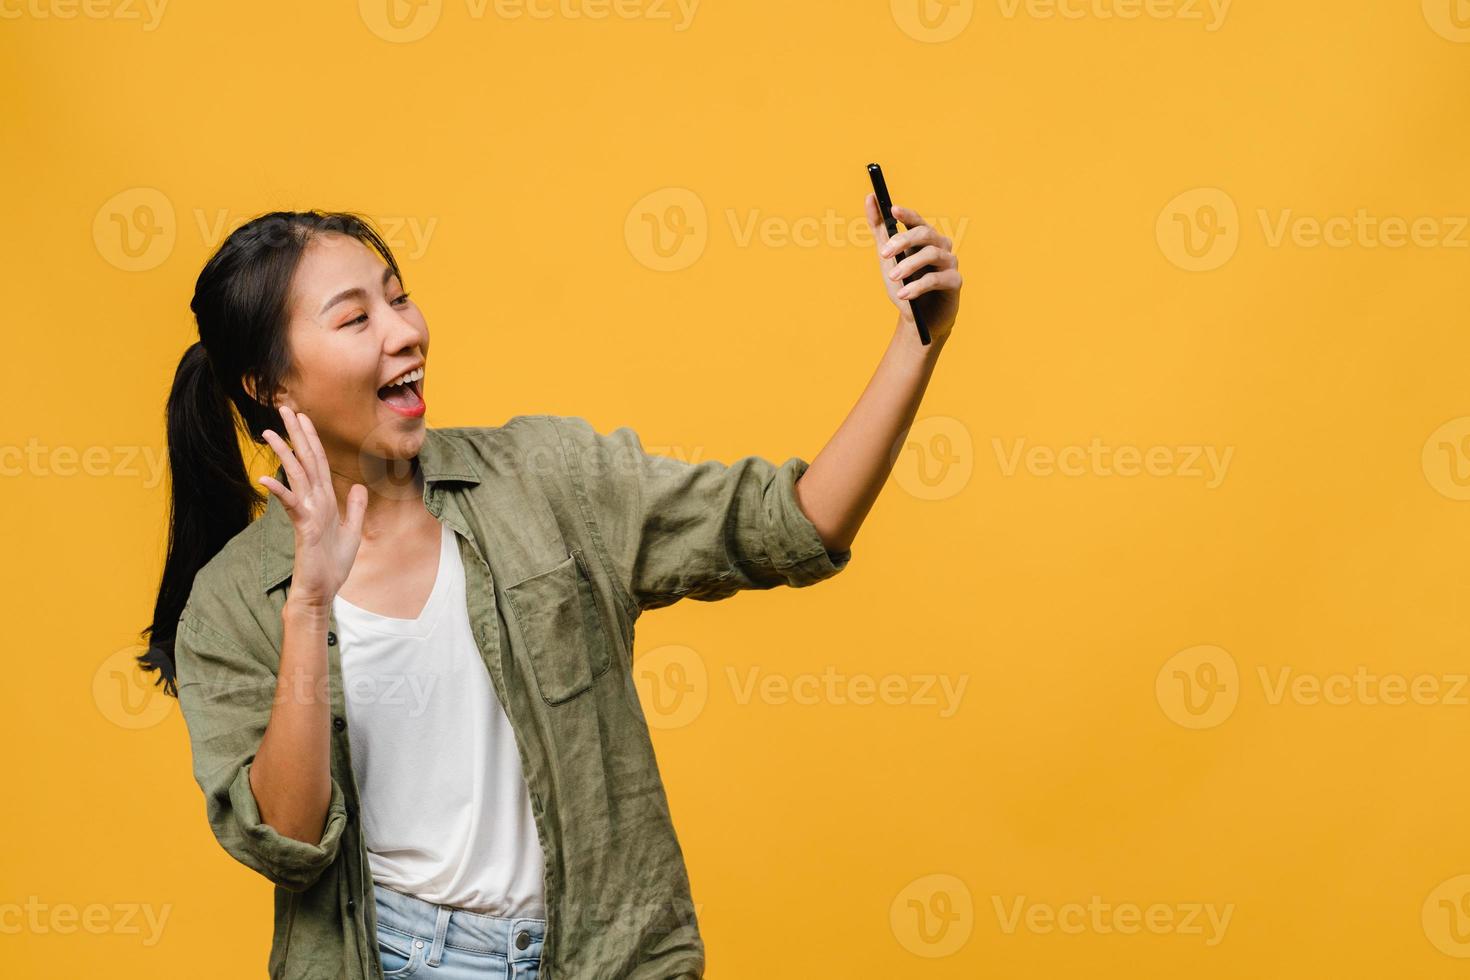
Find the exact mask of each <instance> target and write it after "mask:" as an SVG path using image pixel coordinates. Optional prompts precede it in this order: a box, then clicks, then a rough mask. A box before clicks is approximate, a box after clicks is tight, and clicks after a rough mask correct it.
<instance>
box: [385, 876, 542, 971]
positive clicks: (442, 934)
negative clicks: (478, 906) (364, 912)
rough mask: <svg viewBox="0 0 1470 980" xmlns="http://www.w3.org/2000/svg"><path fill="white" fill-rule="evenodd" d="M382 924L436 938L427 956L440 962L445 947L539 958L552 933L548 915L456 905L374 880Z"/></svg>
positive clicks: (513, 958) (512, 957)
mask: <svg viewBox="0 0 1470 980" xmlns="http://www.w3.org/2000/svg"><path fill="white" fill-rule="evenodd" d="M373 892H374V896H375V899H376V902H377V915H378V925H379V926H386V927H387V928H389V929H393V930H395V931H397V932H400V933H403V934H404V935H408V936H413V937H414V938H416V939H423V940H430V939H432V940H433V946H432V947H431V948H430V950H429V954H428V956H427V957H426V959H427V961H428V962H429V963H430V964H431V965H438V962H439V960H440V958H441V957H442V956H443V951H444V947H446V946H454V947H457V948H459V949H469V950H475V951H477V952H482V953H498V954H500V955H502V956H504V957H505V958H506V959H507V960H509V961H513V962H520V961H522V960H539V959H540V958H541V944H542V942H544V941H545V939H546V920H545V919H537V918H534V917H531V916H515V917H506V916H499V915H491V914H489V913H486V912H471V911H470V910H469V909H462V908H456V907H454V906H450V905H438V904H436V903H434V902H429V901H425V900H424V899H422V898H419V897H418V896H416V895H408V894H405V893H404V892H400V891H395V890H394V889H392V888H389V887H387V886H386V885H380V884H378V883H376V882H374V883H373Z"/></svg>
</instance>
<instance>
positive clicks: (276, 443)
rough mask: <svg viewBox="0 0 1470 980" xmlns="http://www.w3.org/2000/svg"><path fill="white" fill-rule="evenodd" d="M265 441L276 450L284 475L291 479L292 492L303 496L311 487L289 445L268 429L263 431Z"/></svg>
mask: <svg viewBox="0 0 1470 980" xmlns="http://www.w3.org/2000/svg"><path fill="white" fill-rule="evenodd" d="M263 436H264V438H265V441H266V442H267V443H269V444H270V447H271V448H272V449H274V450H275V451H276V456H277V457H278V458H279V459H280V460H281V465H282V466H283V467H285V469H286V476H287V478H288V479H290V481H291V488H292V492H293V493H294V494H296V495H298V496H304V495H305V494H306V492H307V490H309V489H311V480H310V479H308V478H307V476H306V473H305V471H303V470H302V469H301V464H300V463H298V462H296V454H295V453H293V452H291V447H290V446H288V445H286V440H285V439H282V438H281V437H280V436H278V435H276V434H275V433H274V432H272V431H271V430H270V429H266V430H265V432H264V433H263Z"/></svg>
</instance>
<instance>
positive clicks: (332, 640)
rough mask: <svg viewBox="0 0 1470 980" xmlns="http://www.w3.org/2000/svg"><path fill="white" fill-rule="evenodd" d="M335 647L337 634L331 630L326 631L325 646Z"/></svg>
mask: <svg viewBox="0 0 1470 980" xmlns="http://www.w3.org/2000/svg"><path fill="white" fill-rule="evenodd" d="M336 645H337V634H336V633H333V632H332V631H331V630H328V631H327V646H329V647H334V646H336Z"/></svg>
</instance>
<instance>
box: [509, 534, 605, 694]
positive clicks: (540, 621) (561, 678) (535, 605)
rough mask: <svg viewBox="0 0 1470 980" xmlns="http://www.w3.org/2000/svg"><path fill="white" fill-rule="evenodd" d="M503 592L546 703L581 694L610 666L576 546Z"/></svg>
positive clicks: (592, 592)
mask: <svg viewBox="0 0 1470 980" xmlns="http://www.w3.org/2000/svg"><path fill="white" fill-rule="evenodd" d="M505 597H506V599H507V600H508V602H509V605H510V610H511V614H512V615H513V616H514V617H515V621H516V624H517V626H518V627H519V628H520V631H521V637H522V638H523V639H524V640H525V644H526V650H527V654H528V656H529V657H530V660H531V670H532V671H533V672H534V673H535V675H536V686H537V687H539V688H540V689H541V699H542V700H543V701H545V702H546V703H547V704H550V705H558V704H563V703H565V702H567V701H570V700H571V699H572V698H575V697H576V696H577V695H579V694H582V693H584V692H585V691H587V690H589V689H590V688H591V687H592V683H593V681H595V680H596V679H597V678H598V677H600V676H602V674H604V673H605V672H606V671H607V669H608V667H609V666H611V665H612V648H611V644H610V643H609V642H608V635H607V629H606V627H605V626H604V625H603V622H602V614H601V613H600V612H599V611H598V605H597V592H596V586H595V585H593V582H592V575H591V573H590V572H589V571H588V569H587V567H586V559H585V557H584V556H583V555H582V552H581V551H580V550H579V549H577V548H573V549H572V551H571V554H570V555H568V556H567V557H566V559H565V560H564V561H562V562H560V563H558V564H556V565H553V566H552V567H551V568H549V569H547V570H546V571H544V572H538V573H537V574H535V575H532V576H531V577H530V578H527V579H522V580H521V581H519V582H517V583H515V584H514V585H508V586H506V587H505Z"/></svg>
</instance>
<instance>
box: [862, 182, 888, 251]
mask: <svg viewBox="0 0 1470 980" xmlns="http://www.w3.org/2000/svg"><path fill="white" fill-rule="evenodd" d="M863 214H864V215H865V216H866V217H867V219H868V230H869V231H871V232H872V233H873V244H874V245H875V246H877V248H878V250H879V251H882V250H883V246H884V245H887V244H888V225H887V224H886V223H885V222H884V221H883V212H882V211H880V210H879V208H878V195H876V194H874V193H873V192H872V191H869V192H868V196H867V197H865V198H863Z"/></svg>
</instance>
